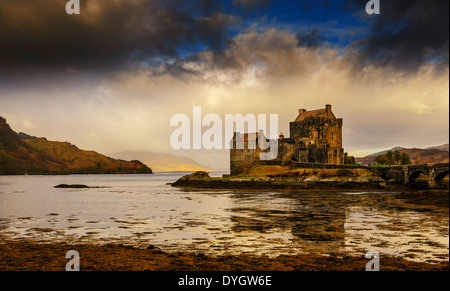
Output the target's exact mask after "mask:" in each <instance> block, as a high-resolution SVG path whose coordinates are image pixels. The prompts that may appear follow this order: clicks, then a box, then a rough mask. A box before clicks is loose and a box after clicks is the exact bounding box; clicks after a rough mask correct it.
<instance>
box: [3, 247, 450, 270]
mask: <svg viewBox="0 0 450 291" xmlns="http://www.w3.org/2000/svg"><path fill="white" fill-rule="evenodd" d="M69 250H76V251H78V252H79V253H80V262H81V267H80V269H81V271H364V270H365V266H366V264H367V262H368V259H366V258H364V257H350V256H328V257H327V256H319V255H296V256H279V257H276V258H268V257H259V256H249V255H235V256H206V255H203V254H195V253H189V252H176V253H168V252H163V251H161V250H159V249H158V248H155V247H149V249H137V248H133V247H129V246H124V245H111V244H110V245H103V246H101V245H93V244H82V245H70V244H65V243H52V244H41V243H37V242H34V241H21V242H10V243H2V244H0V271H64V270H65V266H66V264H67V262H68V261H69V260H68V259H66V258H65V254H66V253H67V252H68V251H69ZM380 268H381V271H448V270H449V263H448V262H442V263H439V264H428V263H418V262H411V261H407V260H404V259H401V258H395V257H388V256H381V258H380Z"/></svg>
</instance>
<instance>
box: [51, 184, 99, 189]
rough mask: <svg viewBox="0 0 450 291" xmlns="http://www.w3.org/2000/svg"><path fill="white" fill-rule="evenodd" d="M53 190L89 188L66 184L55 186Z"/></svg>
mask: <svg viewBox="0 0 450 291" xmlns="http://www.w3.org/2000/svg"><path fill="white" fill-rule="evenodd" d="M55 188H70V189H86V188H90V187H89V186H86V185H67V184H61V185H58V186H55Z"/></svg>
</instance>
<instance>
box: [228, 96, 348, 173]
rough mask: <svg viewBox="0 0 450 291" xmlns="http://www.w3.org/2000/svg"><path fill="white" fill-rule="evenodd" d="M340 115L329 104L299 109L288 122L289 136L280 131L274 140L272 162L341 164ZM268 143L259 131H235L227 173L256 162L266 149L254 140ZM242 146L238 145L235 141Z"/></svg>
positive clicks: (342, 150)
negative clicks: (276, 147) (293, 118)
mask: <svg viewBox="0 0 450 291" xmlns="http://www.w3.org/2000/svg"><path fill="white" fill-rule="evenodd" d="M342 126H343V120H342V118H339V119H338V118H336V116H335V115H334V114H333V112H332V110H331V105H326V106H325V109H319V110H312V111H306V110H305V109H300V110H299V115H298V117H297V118H296V119H295V120H294V121H293V122H291V123H290V128H289V130H290V137H289V138H285V137H284V135H283V133H281V134H280V138H279V139H278V155H277V156H276V157H273V161H274V162H275V163H279V164H286V163H289V162H291V161H293V162H297V163H306V164H328V165H343V164H344V149H343V147H342ZM259 139H263V140H264V141H266V142H268V140H267V139H266V137H265V136H264V135H263V133H262V132H259V133H246V134H241V133H235V134H234V138H233V141H232V143H233V146H232V149H231V151H230V170H231V175H236V174H239V173H241V172H242V171H243V170H244V169H245V168H246V167H248V166H249V165H251V164H252V163H254V162H257V161H260V154H261V153H264V152H268V151H267V150H263V149H261V148H260V147H259V146H258V140H259ZM238 142H243V144H244V146H243V148H242V147H238V146H237V143H238ZM255 144H256V146H255Z"/></svg>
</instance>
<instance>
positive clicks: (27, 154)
mask: <svg viewBox="0 0 450 291" xmlns="http://www.w3.org/2000/svg"><path fill="white" fill-rule="evenodd" d="M25 173H28V174H137V173H145V174H149V173H152V170H151V169H150V168H149V167H148V166H146V165H144V164H142V163H141V162H139V161H133V162H127V161H122V160H115V159H112V158H109V157H106V156H104V155H101V154H99V153H97V152H94V151H84V150H81V149H79V148H77V147H76V146H74V145H72V144H70V143H67V142H55V141H48V140H47V139H45V138H35V137H31V136H29V135H27V134H24V133H21V134H20V135H19V134H17V133H16V132H14V131H13V130H12V129H11V127H10V126H9V125H8V124H7V122H6V120H5V119H4V118H2V117H0V175H21V174H25Z"/></svg>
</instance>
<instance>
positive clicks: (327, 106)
mask: <svg viewBox="0 0 450 291" xmlns="http://www.w3.org/2000/svg"><path fill="white" fill-rule="evenodd" d="M325 107H326V108H327V116H328V117H331V115H332V114H333V113H332V112H331V105H329V104H328V105H325Z"/></svg>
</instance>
